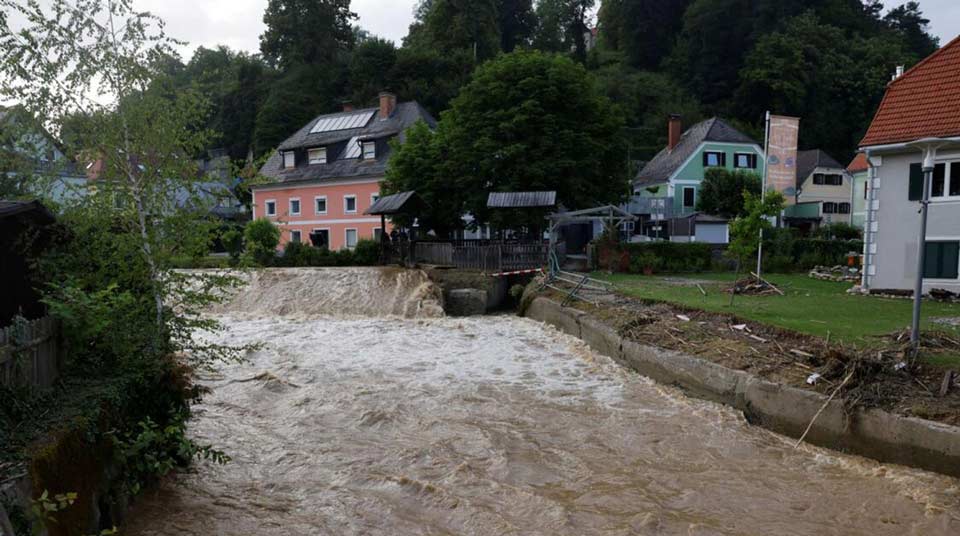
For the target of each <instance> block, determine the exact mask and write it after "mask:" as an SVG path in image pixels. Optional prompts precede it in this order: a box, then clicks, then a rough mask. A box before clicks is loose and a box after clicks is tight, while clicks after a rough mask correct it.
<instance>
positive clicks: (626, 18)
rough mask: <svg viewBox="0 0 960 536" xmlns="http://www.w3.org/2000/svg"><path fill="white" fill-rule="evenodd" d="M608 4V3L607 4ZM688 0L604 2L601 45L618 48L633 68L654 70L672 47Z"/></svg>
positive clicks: (620, 0) (619, 0) (600, 20)
mask: <svg viewBox="0 0 960 536" xmlns="http://www.w3.org/2000/svg"><path fill="white" fill-rule="evenodd" d="M608 3H609V5H608ZM689 4H690V0H614V1H612V2H604V3H603V5H602V7H601V9H600V13H599V22H598V24H599V26H600V28H601V33H602V34H607V35H604V37H603V39H604V45H606V46H608V47H610V48H613V49H615V50H620V51H622V52H623V53H624V55H625V56H626V59H627V61H628V62H629V64H630V65H631V66H633V67H637V68H641V69H656V68H658V67H659V66H660V62H661V60H662V59H663V58H664V57H665V56H666V55H667V54H669V53H670V50H671V49H672V48H673V43H674V41H675V38H676V35H677V34H678V33H679V32H680V29H681V28H682V26H683V14H684V12H685V11H686V9H687V6H688V5H689Z"/></svg>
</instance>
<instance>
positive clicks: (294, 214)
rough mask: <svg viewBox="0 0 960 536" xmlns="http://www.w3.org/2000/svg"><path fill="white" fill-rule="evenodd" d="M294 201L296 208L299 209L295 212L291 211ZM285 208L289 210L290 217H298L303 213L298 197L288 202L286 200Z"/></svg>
mask: <svg viewBox="0 0 960 536" xmlns="http://www.w3.org/2000/svg"><path fill="white" fill-rule="evenodd" d="M294 201H296V202H297V207H298V208H299V210H297V211H296V212H294V211H293V202H294ZM287 207H288V208H289V209H290V215H291V216H299V215H300V214H301V213H302V212H303V203H302V202H301V201H300V198H299V197H291V198H290V199H289V200H287Z"/></svg>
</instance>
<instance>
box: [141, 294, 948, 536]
mask: <svg viewBox="0 0 960 536" xmlns="http://www.w3.org/2000/svg"><path fill="white" fill-rule="evenodd" d="M242 309H243V310H236V311H222V312H220V313H219V314H220V317H221V319H222V320H223V321H224V322H225V323H226V324H227V325H229V326H230V329H229V332H228V333H225V334H224V335H223V336H222V338H223V340H228V341H233V342H253V341H262V342H264V343H265V347H264V348H263V349H262V350H260V351H258V352H256V353H254V354H253V355H251V356H250V361H249V362H247V363H244V364H239V365H229V366H225V367H223V368H222V370H221V371H220V372H219V373H217V374H216V375H208V376H206V377H204V378H202V383H204V384H206V385H208V386H209V387H210V388H211V389H212V392H211V394H210V395H208V396H207V397H206V398H205V400H204V401H203V403H202V404H200V405H199V406H197V407H196V418H195V420H194V421H193V422H192V425H191V426H192V434H193V435H194V436H195V437H196V439H197V440H198V441H199V442H201V443H211V444H213V445H215V446H217V447H218V448H222V449H224V450H226V451H227V452H228V453H229V454H230V455H231V456H232V457H233V461H232V462H231V463H229V464H227V465H224V466H214V465H209V464H197V465H196V466H195V467H194V468H192V469H191V470H189V471H188V472H184V473H181V474H178V475H176V476H174V477H173V478H170V479H169V480H167V481H165V482H164V483H163V484H162V485H161V486H160V488H159V489H157V490H153V491H149V492H146V493H145V494H144V495H143V496H142V497H141V498H140V499H139V500H138V503H137V506H136V507H135V509H134V510H133V512H131V515H130V519H129V526H128V527H127V528H126V530H125V531H124V533H125V534H134V535H143V536H146V535H159V534H165V535H167V534H168V535H177V536H182V535H328V534H329V535H351V534H363V535H385V536H386V535H391V536H392V535H448V534H450V535H452V534H458V535H459V534H463V535H499V534H513V535H527V534H531V535H588V534H603V535H632V534H682V535H701V534H702V535H707V534H738V535H739V534H757V535H760V534H764V535H765V534H777V535H781V534H816V535H822V534H835V535H857V534H864V535H871V536H879V535H886V534H889V535H904V534H914V535H940V534H943V535H947V534H950V535H956V534H960V481H958V480H956V479H951V478H947V477H943V476H939V475H935V474H931V473H925V472H922V471H915V470H911V469H906V468H902V467H894V466H885V465H882V464H878V463H875V462H872V461H869V460H865V459H861V458H856V457H850V456H844V455H840V454H837V453H834V452H830V451H827V450H821V449H817V448H813V447H806V446H805V447H802V448H801V449H794V448H793V445H792V441H791V440H789V439H787V438H784V437H781V436H778V435H776V434H773V433H770V432H767V431H764V430H762V429H759V428H755V427H751V426H749V425H747V424H746V423H745V422H744V420H743V418H742V417H741V416H740V415H739V414H737V413H736V412H734V411H732V410H730V409H728V408H725V407H722V406H719V405H715V404H711V403H707V402H703V401H699V400H694V399H690V398H687V397H685V396H684V395H682V394H681V393H680V392H678V391H676V390H674V389H671V388H667V387H663V386H659V385H657V384H655V383H653V382H651V381H649V380H647V379H645V378H643V377H641V376H638V375H636V374H633V373H631V372H628V371H626V370H624V369H622V368H620V367H618V366H617V365H616V364H614V363H613V362H612V361H610V360H608V359H607V358H605V357H601V356H599V355H596V354H594V353H593V352H591V351H590V350H589V349H588V348H587V347H586V346H585V345H584V344H583V343H581V342H580V341H578V340H576V339H573V338H571V337H569V336H566V335H563V334H561V333H559V332H557V331H555V330H553V329H551V328H548V327H545V326H543V325H541V324H539V323H536V322H533V321H530V320H525V319H519V318H515V317H508V316H501V317H485V318H474V319H450V318H421V319H401V318H371V317H367V318H362V317H354V318H336V317H321V316H316V315H305V314H296V315H277V314H269V315H263V314H259V313H258V312H257V308H256V306H255V304H253V303H248V304H247V305H246V306H244V307H243V308H242Z"/></svg>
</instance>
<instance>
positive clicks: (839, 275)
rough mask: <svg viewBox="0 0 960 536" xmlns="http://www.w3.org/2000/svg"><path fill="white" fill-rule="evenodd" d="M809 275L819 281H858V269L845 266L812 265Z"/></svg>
mask: <svg viewBox="0 0 960 536" xmlns="http://www.w3.org/2000/svg"><path fill="white" fill-rule="evenodd" d="M810 277H812V278H813V279H819V280H821V281H836V282H838V283H840V282H844V281H846V282H850V283H856V282H858V281H860V270H859V269H857V268H852V267H847V266H840V265H839V264H838V265H837V266H832V267H831V266H814V267H813V270H810Z"/></svg>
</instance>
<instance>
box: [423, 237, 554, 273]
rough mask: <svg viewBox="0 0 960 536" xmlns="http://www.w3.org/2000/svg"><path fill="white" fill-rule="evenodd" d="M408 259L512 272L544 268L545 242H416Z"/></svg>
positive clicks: (488, 270)
mask: <svg viewBox="0 0 960 536" xmlns="http://www.w3.org/2000/svg"><path fill="white" fill-rule="evenodd" d="M410 245H411V250H412V251H411V258H412V259H413V261H414V262H416V263H417V264H433V265H437V266H453V267H456V268H459V269H461V270H479V271H482V272H485V273H500V272H513V271H518V270H532V269H536V268H541V267H543V266H544V265H545V264H546V262H547V250H548V246H547V244H538V243H517V242H495V241H490V240H476V241H468V240H457V241H416V242H412V243H411V244H410Z"/></svg>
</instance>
